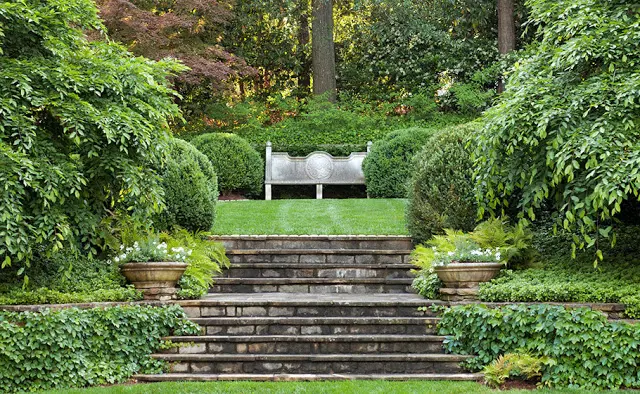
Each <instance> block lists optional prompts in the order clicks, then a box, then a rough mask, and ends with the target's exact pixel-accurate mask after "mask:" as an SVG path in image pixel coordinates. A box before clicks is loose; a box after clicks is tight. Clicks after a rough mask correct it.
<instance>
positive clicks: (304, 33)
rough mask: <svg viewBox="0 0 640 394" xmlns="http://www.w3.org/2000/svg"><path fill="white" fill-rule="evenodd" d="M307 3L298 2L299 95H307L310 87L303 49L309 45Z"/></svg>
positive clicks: (309, 77)
mask: <svg viewBox="0 0 640 394" xmlns="http://www.w3.org/2000/svg"><path fill="white" fill-rule="evenodd" d="M308 8H309V1H308V0H299V9H298V10H299V12H300V14H299V16H298V18H299V19H298V20H299V26H298V59H299V60H298V61H299V62H300V72H299V74H298V88H299V89H300V91H301V93H303V94H308V92H309V88H310V87H311V64H310V62H309V60H310V59H309V58H308V56H307V51H305V48H306V47H307V45H309V14H308Z"/></svg>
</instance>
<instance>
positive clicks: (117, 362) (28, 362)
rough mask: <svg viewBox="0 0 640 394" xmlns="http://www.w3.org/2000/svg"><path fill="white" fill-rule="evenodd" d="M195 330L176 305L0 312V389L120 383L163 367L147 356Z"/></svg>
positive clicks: (163, 365)
mask: <svg viewBox="0 0 640 394" xmlns="http://www.w3.org/2000/svg"><path fill="white" fill-rule="evenodd" d="M198 332H199V327H198V326H197V325H196V324H194V323H192V322H190V321H188V320H187V319H186V315H185V314H184V312H183V311H182V309H181V308H180V307H179V306H167V307H146V306H116V307H109V308H104V309H102V308H93V309H77V308H70V309H62V310H51V309H45V310H43V311H41V312H6V311H0V386H1V387H2V389H3V390H4V391H6V392H10V393H13V392H19V391H25V390H26V391H36V390H44V389H52V388H66V387H86V386H95V385H105V384H115V383H122V382H124V381H126V380H127V379H129V378H130V377H131V375H133V374H135V373H158V372H161V371H162V370H164V369H165V367H166V365H165V364H164V363H163V362H162V361H159V360H154V359H152V358H151V357H149V356H150V354H151V353H153V352H155V351H157V350H158V349H161V348H162V347H163V346H167V345H168V344H167V343H166V342H164V341H163V340H162V337H164V336H167V335H170V334H176V335H180V334H185V335H194V334H197V333H198Z"/></svg>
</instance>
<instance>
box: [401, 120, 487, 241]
mask: <svg viewBox="0 0 640 394" xmlns="http://www.w3.org/2000/svg"><path fill="white" fill-rule="evenodd" d="M475 127H476V126H475V124H474V123H467V124H464V125H459V126H453V127H450V128H446V129H444V130H441V131H439V132H438V133H436V134H434V135H433V136H432V137H431V138H430V139H429V140H428V141H427V143H426V145H425V146H424V148H423V149H422V150H421V151H420V152H419V153H418V154H417V155H416V157H415V160H414V175H413V177H412V178H411V181H410V184H409V204H408V207H407V222H408V226H409V232H410V233H411V236H412V237H413V238H414V240H415V241H416V242H424V241H426V240H428V239H429V238H431V237H432V236H433V235H434V234H439V233H442V230H443V229H445V228H453V229H456V230H464V231H471V230H473V228H474V226H475V222H476V204H475V200H474V194H473V181H472V163H471V158H470V153H469V151H468V150H467V148H466V147H465V145H466V142H467V138H468V136H469V135H470V134H471V132H472V131H473V130H474V129H475Z"/></svg>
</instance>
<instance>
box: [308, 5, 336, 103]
mask: <svg viewBox="0 0 640 394" xmlns="http://www.w3.org/2000/svg"><path fill="white" fill-rule="evenodd" d="M312 5H313V7H312V8H313V11H312V17H313V21H312V25H311V48H312V55H311V56H312V64H313V94H315V95H322V94H327V95H328V98H329V101H331V102H335V101H336V54H335V47H334V42H333V1H332V0H313V3H312Z"/></svg>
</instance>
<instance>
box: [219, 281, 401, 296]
mask: <svg viewBox="0 0 640 394" xmlns="http://www.w3.org/2000/svg"><path fill="white" fill-rule="evenodd" d="M412 282H413V279H412V278H393V279H385V278H215V279H214V282H213V284H214V285H283V284H285V285H289V284H320V285H327V284H337V285H341V284H343V285H360V284H389V285H410V284H411V283H412ZM365 294H366V293H365Z"/></svg>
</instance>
